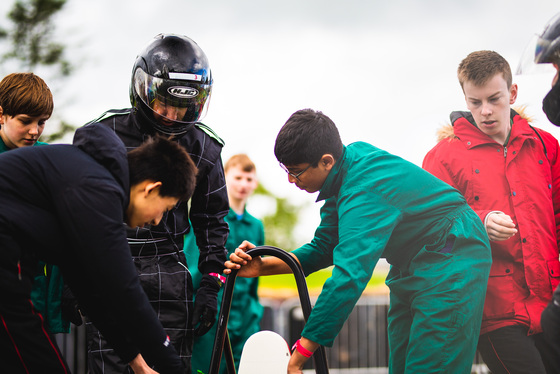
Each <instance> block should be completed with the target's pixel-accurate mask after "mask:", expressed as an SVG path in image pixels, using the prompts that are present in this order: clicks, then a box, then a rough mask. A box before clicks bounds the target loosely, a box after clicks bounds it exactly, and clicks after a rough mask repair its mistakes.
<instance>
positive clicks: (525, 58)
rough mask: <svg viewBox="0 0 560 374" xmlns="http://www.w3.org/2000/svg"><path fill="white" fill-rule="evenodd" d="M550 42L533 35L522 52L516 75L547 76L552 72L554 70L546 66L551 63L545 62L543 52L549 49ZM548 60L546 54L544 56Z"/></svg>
mask: <svg viewBox="0 0 560 374" xmlns="http://www.w3.org/2000/svg"><path fill="white" fill-rule="evenodd" d="M550 43H551V42H550V41H548V40H546V39H543V38H542V37H540V36H538V35H534V36H533V37H532V38H531V40H530V41H529V43H528V44H527V47H526V48H525V50H524V51H523V54H522V56H521V59H520V60H519V64H518V66H517V70H516V72H515V73H516V74H517V75H525V74H549V73H552V72H554V71H555V70H554V68H553V67H552V66H551V65H549V64H547V63H548V62H551V61H545V58H544V57H545V51H549V49H550ZM546 57H547V58H548V57H549V56H548V54H547V55H546Z"/></svg>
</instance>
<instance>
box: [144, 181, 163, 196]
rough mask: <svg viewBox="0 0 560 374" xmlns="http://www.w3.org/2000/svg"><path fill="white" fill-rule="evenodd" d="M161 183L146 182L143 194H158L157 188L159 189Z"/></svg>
mask: <svg viewBox="0 0 560 374" xmlns="http://www.w3.org/2000/svg"><path fill="white" fill-rule="evenodd" d="M161 185H162V183H161V182H159V181H158V182H152V181H146V182H145V184H144V194H145V195H146V196H148V195H149V194H150V193H151V192H156V193H159V188H160V187H161Z"/></svg>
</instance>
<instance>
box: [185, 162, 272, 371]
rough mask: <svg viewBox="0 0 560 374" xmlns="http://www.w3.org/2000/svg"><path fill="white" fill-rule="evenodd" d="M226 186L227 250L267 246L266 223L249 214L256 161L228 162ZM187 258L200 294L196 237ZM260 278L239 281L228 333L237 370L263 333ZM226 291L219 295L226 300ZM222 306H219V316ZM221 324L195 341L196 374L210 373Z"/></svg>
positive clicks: (188, 239)
mask: <svg viewBox="0 0 560 374" xmlns="http://www.w3.org/2000/svg"><path fill="white" fill-rule="evenodd" d="M224 171H225V178H226V186H227V191H228V199H229V207H230V208H229V213H228V215H227V216H226V217H225V220H226V222H227V223H228V225H229V237H228V239H227V242H226V249H227V250H228V252H229V253H233V251H234V250H235V248H237V246H238V245H239V244H241V243H242V242H243V241H244V240H248V241H251V242H252V243H255V244H256V245H263V244H264V227H263V224H262V222H261V221H260V220H259V219H257V218H255V217H253V216H252V215H251V214H249V213H248V212H247V209H246V206H247V200H248V199H249V197H250V196H251V195H252V194H253V192H254V191H255V189H256V188H257V185H258V180H257V168H256V166H255V164H254V163H253V161H251V159H250V158H249V157H248V156H247V155H245V154H237V155H234V156H232V157H230V159H229V160H228V161H227V162H226V164H225V166H224ZM184 250H185V256H186V258H187V264H188V267H189V270H190V271H191V275H192V278H193V285H194V289H195V290H197V289H198V287H199V284H200V279H201V277H202V275H201V274H200V271H198V257H199V252H200V251H199V250H198V249H197V248H196V243H195V238H194V235H193V234H192V232H191V233H189V234H188V235H186V236H185V246H184ZM258 286H259V279H258V278H238V279H237V280H236V281H235V288H234V295H235V296H234V298H233V300H232V304H231V310H230V317H229V322H228V332H229V338H230V341H231V348H232V351H233V356H234V359H235V367H236V369H239V360H240V359H241V352H242V350H243V345H244V344H245V341H247V339H248V338H249V337H250V336H251V335H253V334H254V333H256V332H257V331H259V330H260V322H261V319H262V315H263V309H264V308H263V306H262V305H261V304H260V302H259V296H258V294H257V288H258ZM222 295H223V289H222V290H220V293H219V294H218V300H221V299H222ZM219 308H220V303H218V313H219ZM216 328H217V324H214V326H213V327H212V329H210V331H209V332H208V333H207V334H204V335H203V336H198V337H195V341H194V348H193V355H192V359H191V365H192V372H193V374H199V373H201V372H202V373H208V369H209V367H210V360H211V358H212V348H213V346H214V339H215V337H216ZM220 373H224V374H225V373H227V366H226V364H225V358H223V357H222V363H221V364H220Z"/></svg>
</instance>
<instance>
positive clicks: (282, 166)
mask: <svg viewBox="0 0 560 374" xmlns="http://www.w3.org/2000/svg"><path fill="white" fill-rule="evenodd" d="M311 165H312V164H309V165H307V167H306V168H305V169H303V170H302V171H300V172H299V173H297V174H294V173H292V172H291V171H289V170H288V168H287V167H286V166H285V165H284V164H283V163H281V162H280V167H281V168H282V169H284V171H285V172H286V173H288V175H289V176H290V177H292V178H295V179H296V180H297V181H298V182H301V181H300V180H299V177H300V176H301V175H302V174H303V173H305V172H306V171H307V169H309V168H310V167H311Z"/></svg>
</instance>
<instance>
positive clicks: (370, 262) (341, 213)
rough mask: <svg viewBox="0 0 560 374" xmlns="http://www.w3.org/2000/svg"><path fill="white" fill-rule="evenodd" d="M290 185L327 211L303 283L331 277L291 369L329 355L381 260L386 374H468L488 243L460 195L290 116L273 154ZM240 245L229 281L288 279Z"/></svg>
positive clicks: (274, 261) (324, 127)
mask: <svg viewBox="0 0 560 374" xmlns="http://www.w3.org/2000/svg"><path fill="white" fill-rule="evenodd" d="M274 153H275V155H276V158H277V159H278V161H279V162H280V165H281V166H282V168H284V170H285V171H286V172H287V173H288V180H289V182H290V183H294V184H295V185H296V186H297V187H298V188H300V189H302V190H305V191H307V192H308V193H314V192H319V196H318V198H317V201H322V200H324V201H325V203H324V205H323V207H322V208H321V223H320V225H319V227H318V228H317V230H316V232H315V237H314V238H313V240H312V241H311V242H310V243H308V244H305V245H303V246H302V247H300V248H298V249H296V250H294V251H293V252H292V254H293V256H294V257H295V258H296V259H297V260H298V261H299V263H300V264H301V266H302V268H303V270H304V272H305V274H306V275H308V274H311V273H313V272H314V271H317V270H319V269H323V268H326V267H328V266H331V265H334V267H333V270H332V276H331V277H330V278H329V279H327V281H326V282H325V284H324V286H323V290H322V292H321V294H320V295H319V298H318V299H317V302H316V304H315V307H314V309H313V311H312V312H311V315H310V316H309V319H308V321H307V324H306V326H305V328H304V329H303V332H302V337H301V339H299V340H298V341H297V342H296V344H295V347H296V349H295V350H294V353H293V355H292V357H291V359H290V363H289V365H288V373H301V372H302V368H303V365H304V363H305V362H306V361H307V359H308V358H309V357H310V356H311V354H312V353H313V351H315V350H316V349H317V348H318V346H319V345H324V346H332V344H333V341H334V339H335V338H336V336H337V334H338V332H339V331H340V329H341V328H342V325H343V324H344V322H345V321H346V319H347V318H348V315H349V314H350V313H351V311H352V309H353V308H354V305H355V304H356V302H357V301H358V299H359V298H360V296H361V294H362V292H363V290H364V288H365V287H366V285H367V283H368V281H369V279H370V278H371V276H372V273H373V270H374V268H375V265H376V263H377V261H378V260H379V258H381V257H383V258H386V259H387V261H388V262H389V263H390V264H391V265H392V266H391V270H390V272H389V275H388V277H387V281H386V283H387V285H388V286H389V288H390V290H391V293H390V307H389V315H388V319H389V331H388V336H389V350H390V353H389V372H390V373H450V374H451V373H452V374H458V373H470V372H471V367H472V362H473V358H474V355H475V351H476V344H477V340H478V333H479V330H480V323H481V318H482V308H483V305H484V297H485V293H486V283H487V281H488V274H489V270H490V265H491V256H490V248H489V243H488V237H487V235H486V232H485V231H484V228H483V226H482V224H481V222H480V220H479V219H478V217H477V216H476V214H475V213H474V212H473V211H472V209H471V208H469V206H468V205H467V204H466V202H465V199H464V198H463V197H462V196H461V195H460V194H459V192H458V191H457V190H455V189H453V188H451V187H450V186H449V185H447V184H446V183H444V182H442V181H440V180H438V179H437V178H435V177H433V176H432V175H430V174H429V173H428V172H426V171H424V170H422V169H421V168H420V167H418V166H415V165H413V164H412V163H410V162H407V161H405V160H403V159H401V158H399V157H397V156H394V155H392V154H390V153H388V152H385V151H383V150H381V149H379V148H376V147H374V146H372V145H370V144H367V143H364V142H357V143H353V144H350V145H348V146H344V145H343V144H342V142H341V139H340V135H339V133H338V130H337V128H336V126H335V124H334V123H333V122H332V121H331V120H330V119H329V118H328V117H327V116H326V115H324V114H323V113H321V112H316V111H313V110H310V109H305V110H300V111H298V112H296V113H294V114H293V115H292V116H291V117H290V118H289V119H288V121H287V122H286V124H285V125H284V126H283V127H282V129H281V130H280V133H279V134H278V136H277V138H276V144H275V148H274ZM252 247H253V245H252V244H251V243H249V242H244V243H243V244H242V245H241V246H240V247H239V248H238V249H236V251H235V253H234V254H232V255H231V256H230V261H228V262H226V270H225V273H226V274H229V273H230V272H231V269H240V272H239V275H240V276H245V277H253V276H260V275H272V274H282V273H289V272H290V269H289V267H288V265H287V264H285V263H284V262H283V261H282V260H280V259H278V258H275V257H266V258H251V257H250V256H248V255H247V254H246V253H245V252H244V251H246V250H247V249H250V248H252Z"/></svg>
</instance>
